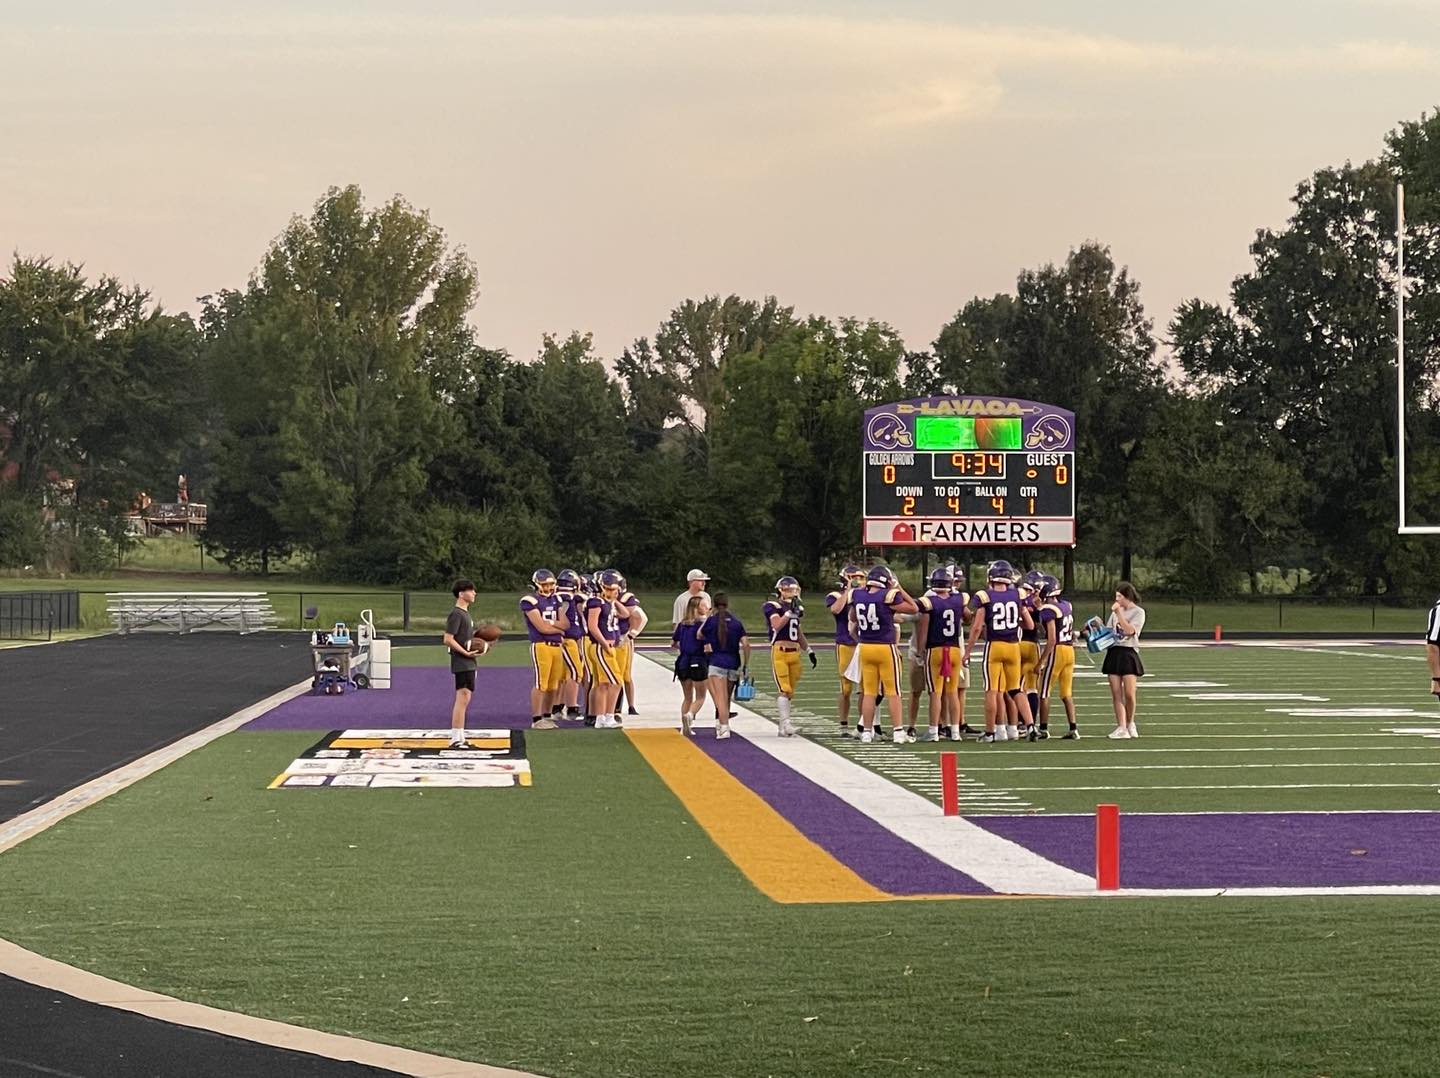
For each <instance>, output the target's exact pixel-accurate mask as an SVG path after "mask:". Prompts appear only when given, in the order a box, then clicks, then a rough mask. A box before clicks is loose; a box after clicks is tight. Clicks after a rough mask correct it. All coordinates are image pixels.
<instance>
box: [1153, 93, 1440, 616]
mask: <svg viewBox="0 0 1440 1078" xmlns="http://www.w3.org/2000/svg"><path fill="white" fill-rule="evenodd" d="M1437 135H1440V125H1437V124H1436V123H1435V122H1434V121H1433V120H1432V121H1429V122H1427V123H1426V124H1425V125H1423V130H1422V129H1420V128H1414V127H1412V128H1406V129H1403V130H1402V132H1400V133H1398V134H1397V135H1396V136H1392V147H1394V146H1396V145H1403V148H1404V153H1405V154H1406V155H1407V157H1410V158H1415V159H1419V160H1420V161H1421V162H1422V163H1423V161H1424V160H1425V159H1426V155H1427V154H1433V153H1434V150H1433V148H1432V146H1431V143H1432V142H1433V141H1434V140H1435V139H1436V136H1437ZM1397 163H1398V158H1397V156H1396V154H1395V153H1394V152H1393V151H1392V155H1391V158H1390V159H1388V160H1382V161H1373V162H1366V163H1364V164H1361V165H1348V164H1347V165H1345V166H1343V167H1339V168H1324V169H1320V170H1319V171H1317V172H1316V173H1315V174H1314V175H1313V176H1312V177H1311V178H1310V179H1308V180H1306V181H1304V182H1302V183H1301V184H1300V185H1299V186H1298V188H1297V189H1296V192H1295V196H1294V198H1293V200H1292V201H1293V204H1294V213H1293V214H1292V216H1291V218H1290V220H1289V221H1288V222H1287V224H1286V227H1285V228H1283V229H1280V230H1278V231H1272V230H1268V229H1265V230H1261V231H1260V232H1259V233H1258V234H1257V236H1256V239H1255V242H1254V243H1253V244H1252V245H1251V248H1250V250H1251V254H1252V255H1253V257H1254V260H1255V265H1254V268H1253V269H1252V270H1251V271H1249V272H1247V273H1245V274H1243V275H1242V276H1240V277H1239V278H1237V279H1236V281H1235V282H1234V285H1233V287H1232V289H1231V301H1232V307H1231V308H1230V309H1228V310H1221V309H1219V308H1216V307H1213V306H1207V305H1204V304H1190V305H1187V306H1185V307H1183V308H1182V309H1181V312H1180V315H1179V317H1177V320H1176V322H1175V325H1174V327H1173V332H1174V337H1175V345H1176V354H1177V357H1178V358H1179V359H1180V361H1181V364H1182V366H1183V368H1184V369H1185V371H1186V373H1187V374H1188V375H1189V376H1190V377H1191V378H1192V379H1193V380H1195V381H1196V382H1198V383H1200V384H1202V385H1204V386H1206V387H1208V388H1213V389H1214V390H1215V391H1216V392H1217V393H1219V394H1220V395H1221V396H1222V398H1223V399H1224V400H1225V401H1226V403H1227V404H1228V406H1229V407H1230V408H1231V410H1233V411H1234V412H1235V413H1237V414H1239V415H1243V416H1245V417H1246V419H1247V421H1248V422H1249V423H1251V424H1253V425H1255V426H1256V427H1257V428H1260V429H1263V430H1265V431H1266V432H1267V437H1266V440H1267V441H1268V442H1272V443H1274V444H1275V446H1276V450H1277V452H1279V453H1280V455H1282V456H1283V457H1284V458H1285V459H1291V460H1295V461H1298V462H1300V463H1301V465H1302V466H1303V469H1304V475H1305V479H1306V486H1305V490H1306V492H1307V494H1308V499H1307V502H1306V504H1305V505H1304V506H1303V507H1302V509H1301V519H1302V521H1303V523H1304V526H1305V530H1306V531H1307V532H1308V533H1309V534H1310V535H1312V536H1313V537H1314V539H1315V541H1316V544H1317V546H1318V549H1319V554H1320V565H1319V566H1318V568H1319V570H1320V572H1319V574H1318V578H1317V585H1318V586H1319V587H1320V588H1321V589H1322V590H1328V591H1350V590H1353V589H1355V588H1357V587H1358V588H1359V589H1360V590H1362V591H1363V592H1364V593H1366V594H1374V593H1376V592H1377V591H1380V590H1382V587H1383V590H1385V591H1395V590H1396V588H1397V584H1398V581H1397V579H1396V573H1395V564H1396V559H1397V558H1399V559H1403V558H1405V557H1406V556H1407V555H1406V554H1405V551H1406V548H1407V543H1406V541H1404V540H1402V539H1401V537H1400V536H1398V535H1397V534H1396V529H1395V485H1394V484H1395V479H1394V475H1395V452H1396V436H1397V427H1396V416H1395V410H1394V408H1393V406H1390V404H1389V402H1390V401H1392V400H1393V399H1394V377H1395V375H1394V367H1393V362H1394V354H1395V303H1394V293H1393V284H1394V281H1393V272H1392V270H1391V267H1393V265H1394V258H1395V250H1394V242H1393V235H1392V231H1393V227H1394V219H1395V201H1394V175H1395V171H1396V167H1397ZM1416 167H1417V168H1418V167H1419V166H1418V165H1417V166H1416ZM1422 209H1426V210H1427V212H1428V207H1426V206H1425V204H1424V203H1422ZM1431 231H1432V232H1433V226H1432V227H1431ZM1429 247H1433V242H1432V243H1431V244H1429ZM1434 257H1435V256H1434V254H1433V252H1431V251H1430V250H1429V249H1428V247H1427V246H1426V245H1425V244H1421V245H1420V254H1419V256H1418V257H1417V259H1416V261H1415V264H1414V265H1415V267H1416V268H1417V269H1418V270H1419V272H1420V274H1421V282H1422V284H1421V289H1420V290H1421V293H1422V295H1426V294H1427V293H1429V292H1433V289H1434V285H1433V277H1432V278H1430V280H1429V281H1426V280H1425V277H1424V275H1425V274H1427V273H1433V272H1434V265H1435V263H1434ZM1427 298H1428V297H1427ZM1420 308H1421V315H1420V317H1418V318H1417V319H1416V320H1415V322H1416V326H1417V334H1416V337H1417V341H1419V342H1420V345H1419V347H1418V348H1417V349H1416V352H1415V353H1414V354H1412V356H1411V362H1410V364H1409V366H1410V375H1411V385H1410V386H1409V387H1407V395H1408V396H1409V397H1410V399H1411V400H1412V401H1414V402H1416V407H1415V409H1414V415H1415V416H1416V421H1417V422H1418V423H1421V424H1424V425H1427V426H1428V429H1430V430H1431V431H1434V430H1435V423H1434V416H1433V413H1434V401H1433V391H1432V390H1429V389H1427V387H1431V386H1433V384H1434V379H1435V376H1436V374H1437V373H1440V364H1437V360H1440V355H1437V352H1436V350H1435V347H1434V341H1435V339H1436V329H1435V324H1434V322H1433V321H1431V319H1433V313H1434V310H1435V308H1434V304H1433V301H1430V302H1428V303H1422V304H1421V305H1420ZM1427 309H1428V312H1430V313H1428V314H1427ZM1427 413H1428V414H1427ZM1422 429H1423V428H1422ZM1271 432H1273V433H1271ZM1427 459H1430V460H1431V464H1430V466H1431V467H1433V458H1425V457H1424V456H1423V455H1422V456H1420V457H1417V462H1421V463H1423V462H1424V461H1425V460H1427ZM1417 480H1418V481H1417V484H1416V486H1417V490H1418V491H1419V492H1420V493H1422V494H1427V495H1428V496H1430V497H1433V496H1434V495H1435V494H1436V493H1437V492H1440V483H1437V482H1436V478H1435V476H1434V475H1433V473H1432V474H1431V475H1430V476H1428V477H1426V476H1418V477H1417Z"/></svg>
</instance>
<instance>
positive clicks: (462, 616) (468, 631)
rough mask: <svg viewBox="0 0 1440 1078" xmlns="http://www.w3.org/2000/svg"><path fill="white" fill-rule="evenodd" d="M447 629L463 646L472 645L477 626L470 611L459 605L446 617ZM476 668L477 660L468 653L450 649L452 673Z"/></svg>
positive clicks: (460, 672)
mask: <svg viewBox="0 0 1440 1078" xmlns="http://www.w3.org/2000/svg"><path fill="white" fill-rule="evenodd" d="M445 631H446V632H447V633H449V634H450V635H451V636H453V637H454V638H455V643H457V644H459V645H460V646H461V647H462V648H468V647H469V646H470V637H471V636H473V635H474V633H475V626H474V624H473V623H472V622H471V621H470V611H468V610H461V609H460V608H459V607H458V606H457V607H455V608H454V609H453V610H451V611H450V616H449V617H448V618H446V619H445ZM474 669H475V660H474V658H472V657H471V656H468V655H457V654H455V650H454V649H453V648H452V649H451V650H450V672H451V673H452V674H463V673H465V671H467V670H474Z"/></svg>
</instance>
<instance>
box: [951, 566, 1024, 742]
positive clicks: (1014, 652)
mask: <svg viewBox="0 0 1440 1078" xmlns="http://www.w3.org/2000/svg"><path fill="white" fill-rule="evenodd" d="M1015 575H1016V574H1015V570H1014V569H1012V568H1011V567H1010V563H1009V562H1008V561H1004V560H1000V561H993V562H991V563H990V567H989V569H988V570H987V572H986V585H987V586H986V587H984V588H981V589H980V590H979V591H977V592H976V593H975V594H974V595H972V596H971V597H970V608H971V609H972V610H973V611H974V612H975V620H974V622H973V623H972V624H971V626H970V639H969V640H968V641H967V642H966V645H965V651H964V654H962V655H961V657H960V661H961V662H962V663H967V664H968V663H969V662H970V654H971V652H973V651H974V650H975V641H976V639H977V638H978V637H979V636H980V632H981V630H982V629H983V630H984V631H985V641H986V642H985V662H984V670H985V734H984V736H983V737H982V738H981V740H982V741H985V742H993V741H1008V740H1015V741H1018V740H1020V733H1019V727H1018V726H1009V727H1008V729H1007V725H1006V722H1005V719H1006V703H1005V701H1006V699H1007V698H1009V699H1012V700H1014V701H1015V708H1016V711H1017V713H1018V715H1019V717H1020V719H1021V720H1022V721H1023V724H1024V726H1025V727H1026V728H1027V729H1028V728H1030V727H1033V725H1034V721H1033V720H1032V718H1031V715H1030V702H1029V701H1028V700H1026V699H1025V697H1024V696H1022V695H1021V694H1020V630H1021V629H1022V628H1023V627H1026V626H1030V625H1033V624H1034V622H1033V621H1032V619H1031V617H1030V611H1029V609H1028V608H1027V607H1026V606H1025V604H1024V603H1023V602H1022V601H1021V598H1020V591H1019V589H1017V588H1016V587H1015ZM997 719H998V722H997ZM1029 732H1030V736H1031V739H1032V740H1033V739H1034V738H1035V736H1036V735H1035V732H1034V731H1033V730H1030V731H1029Z"/></svg>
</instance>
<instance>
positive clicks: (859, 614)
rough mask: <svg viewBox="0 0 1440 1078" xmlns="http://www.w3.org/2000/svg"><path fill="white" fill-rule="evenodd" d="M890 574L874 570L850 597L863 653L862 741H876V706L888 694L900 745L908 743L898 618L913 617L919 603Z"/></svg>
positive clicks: (894, 730)
mask: <svg viewBox="0 0 1440 1078" xmlns="http://www.w3.org/2000/svg"><path fill="white" fill-rule="evenodd" d="M892 579H893V578H892V576H891V573H890V570H889V569H887V568H886V567H885V566H883V565H877V566H875V568H873V569H871V570H870V572H869V573H868V574H866V577H865V587H864V588H863V589H862V590H859V591H856V592H854V593H853V594H852V595H851V597H850V618H851V621H852V624H853V625H854V633H855V638H856V640H858V641H859V645H858V646H859V649H860V719H861V722H862V723H864V730H863V731H862V732H861V734H860V740H861V741H863V742H865V743H867V744H868V743H870V742H872V741H874V740H875V705H876V703H877V699H878V697H879V695H880V693H881V692H884V693H885V696H886V700H887V706H888V707H889V709H890V724H891V726H892V728H893V733H892V736H893V738H894V741H895V743H896V744H897V745H903V744H905V742H906V740H907V739H906V737H905V728H904V727H903V726H901V725H900V722H901V713H900V649H899V648H898V647H897V646H896V639H895V631H896V627H895V615H896V614H913V613H915V610H916V606H915V600H913V599H911V598H910V596H908V595H906V594H905V589H904V588H901V587H899V586H898V585H897V586H895V587H891V585H890V581H891V580H892Z"/></svg>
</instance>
